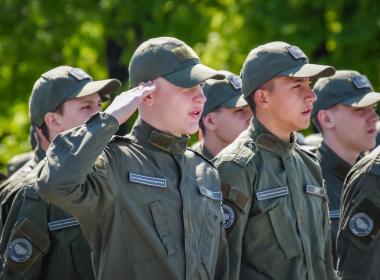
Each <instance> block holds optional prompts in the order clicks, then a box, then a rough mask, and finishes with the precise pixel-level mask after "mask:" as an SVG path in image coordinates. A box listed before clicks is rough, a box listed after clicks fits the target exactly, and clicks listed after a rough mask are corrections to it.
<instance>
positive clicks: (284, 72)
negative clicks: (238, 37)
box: [240, 42, 335, 98]
mask: <svg viewBox="0 0 380 280" xmlns="http://www.w3.org/2000/svg"><path fill="white" fill-rule="evenodd" d="M334 73H335V69H334V67H331V66H326V65H318V64H310V63H309V60H308V58H307V56H306V55H305V54H304V53H303V51H302V50H301V49H300V48H298V47H296V46H292V45H289V44H288V43H285V42H271V43H268V44H265V45H261V46H258V47H256V48H254V49H253V50H251V52H250V53H249V54H248V56H247V58H246V60H245V62H244V64H243V68H242V70H241V73H240V76H241V77H242V93H243V95H244V97H245V98H247V97H248V96H250V95H251V94H252V93H253V92H254V91H255V90H256V89H258V88H259V87H260V86H261V85H263V84H264V83H265V82H267V81H269V80H271V79H272V78H274V77H276V76H287V77H298V78H313V79H316V78H320V77H328V76H331V75H333V74H334Z"/></svg>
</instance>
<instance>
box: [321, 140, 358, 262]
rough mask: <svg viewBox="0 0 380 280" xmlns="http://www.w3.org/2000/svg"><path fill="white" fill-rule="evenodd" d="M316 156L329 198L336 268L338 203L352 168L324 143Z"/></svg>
mask: <svg viewBox="0 0 380 280" xmlns="http://www.w3.org/2000/svg"><path fill="white" fill-rule="evenodd" d="M317 156H318V158H319V159H320V162H321V168H322V175H323V179H324V180H325V184H326V189H327V196H328V198H329V218H330V222H331V240H332V253H333V259H334V267H335V268H336V263H337V256H336V236H337V234H338V227H339V219H340V201H341V198H342V190H343V183H344V179H345V178H346V176H347V174H348V172H349V171H350V168H351V167H352V166H351V165H350V164H348V163H347V162H346V161H344V160H343V159H342V158H340V157H339V156H338V155H337V154H335V153H334V152H333V151H332V150H331V149H330V148H329V147H328V146H327V145H326V143H325V142H322V145H321V146H320V147H319V149H318V150H317Z"/></svg>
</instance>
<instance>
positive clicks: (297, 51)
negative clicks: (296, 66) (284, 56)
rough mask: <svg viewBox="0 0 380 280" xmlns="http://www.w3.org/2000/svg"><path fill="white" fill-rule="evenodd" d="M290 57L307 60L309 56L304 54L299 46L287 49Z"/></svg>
mask: <svg viewBox="0 0 380 280" xmlns="http://www.w3.org/2000/svg"><path fill="white" fill-rule="evenodd" d="M286 49H287V50H288V52H289V53H290V55H291V56H292V57H293V58H294V59H302V58H305V59H306V60H307V56H306V55H305V54H304V52H303V51H302V50H301V49H300V48H299V47H297V46H288V47H286Z"/></svg>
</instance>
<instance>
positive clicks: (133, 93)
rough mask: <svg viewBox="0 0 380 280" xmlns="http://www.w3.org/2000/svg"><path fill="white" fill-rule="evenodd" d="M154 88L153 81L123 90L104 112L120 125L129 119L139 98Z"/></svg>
mask: <svg viewBox="0 0 380 280" xmlns="http://www.w3.org/2000/svg"><path fill="white" fill-rule="evenodd" d="M155 90H156V85H155V84H154V82H152V81H148V82H146V83H141V84H140V85H139V86H138V87H135V88H133V89H130V90H128V91H124V92H122V93H121V94H119V95H118V96H116V98H115V99H114V100H113V101H112V103H111V104H110V105H109V106H108V108H107V109H106V110H105V112H106V113H107V114H110V115H112V116H114V117H115V118H116V119H117V120H118V122H119V125H121V124H123V123H124V122H126V121H127V120H128V119H129V117H130V116H131V115H132V114H133V112H134V111H135V110H136V109H137V106H138V105H139V104H140V102H141V100H142V99H143V98H144V97H145V96H147V95H149V94H152V93H153V92H154V91H155Z"/></svg>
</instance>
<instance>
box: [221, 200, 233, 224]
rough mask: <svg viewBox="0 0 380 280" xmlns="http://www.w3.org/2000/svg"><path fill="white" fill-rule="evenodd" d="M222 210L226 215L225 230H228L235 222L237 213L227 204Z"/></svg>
mask: <svg viewBox="0 0 380 280" xmlns="http://www.w3.org/2000/svg"><path fill="white" fill-rule="evenodd" d="M222 209H223V214H224V228H225V229H228V228H230V227H231V226H232V225H233V223H234V221H235V212H234V210H233V209H232V207H230V206H229V205H227V204H223V205H222Z"/></svg>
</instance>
